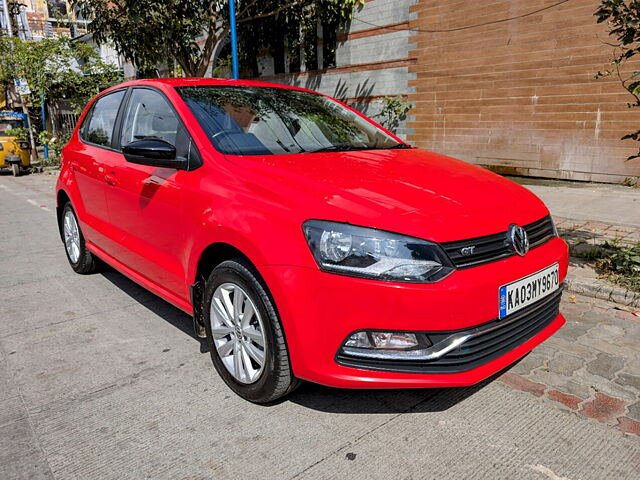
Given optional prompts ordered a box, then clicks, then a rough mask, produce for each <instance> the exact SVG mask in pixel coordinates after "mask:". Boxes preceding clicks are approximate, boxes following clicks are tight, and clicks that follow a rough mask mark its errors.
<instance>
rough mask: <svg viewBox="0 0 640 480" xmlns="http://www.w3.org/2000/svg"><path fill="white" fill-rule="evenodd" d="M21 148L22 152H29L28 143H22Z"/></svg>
mask: <svg viewBox="0 0 640 480" xmlns="http://www.w3.org/2000/svg"><path fill="white" fill-rule="evenodd" d="M20 148H21V149H22V150H29V143H27V142H20Z"/></svg>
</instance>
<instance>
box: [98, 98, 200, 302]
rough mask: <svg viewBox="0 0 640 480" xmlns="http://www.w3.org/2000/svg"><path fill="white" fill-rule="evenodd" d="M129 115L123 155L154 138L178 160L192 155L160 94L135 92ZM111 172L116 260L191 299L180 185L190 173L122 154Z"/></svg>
mask: <svg viewBox="0 0 640 480" xmlns="http://www.w3.org/2000/svg"><path fill="white" fill-rule="evenodd" d="M123 112H124V113H123V116H122V121H121V128H120V132H119V147H120V149H121V147H122V146H123V145H127V144H129V143H131V142H134V141H137V140H143V139H151V138H153V139H162V140H165V141H167V142H169V143H171V144H172V145H174V146H176V151H177V155H178V156H180V155H183V156H184V155H186V154H187V152H188V151H189V148H190V147H191V145H192V144H190V143H189V142H190V141H191V139H190V137H189V136H188V134H187V132H186V129H185V128H184V126H183V125H182V122H181V121H180V119H179V117H178V115H177V113H176V112H175V110H174V109H173V107H172V106H171V104H170V103H169V101H168V100H167V99H166V97H165V96H164V95H163V94H162V93H160V92H159V91H156V90H155V89H152V88H148V87H135V88H132V89H131V92H130V94H129V97H128V99H127V100H126V102H125V107H124V110H123ZM185 142H186V143H185ZM108 169H109V173H110V175H111V176H112V177H113V178H114V180H115V181H114V182H113V185H110V186H109V187H108V188H107V190H106V199H107V203H108V207H109V221H110V223H111V224H112V227H113V228H114V230H116V231H117V235H116V240H117V242H116V243H117V244H116V246H115V248H116V251H115V252H114V256H115V257H116V258H117V259H118V260H119V261H121V262H123V263H125V264H126V266H127V267H129V268H132V269H133V270H135V271H136V272H137V273H139V274H141V275H143V276H144V277H146V278H147V279H148V280H150V281H151V282H153V283H155V284H156V285H157V286H159V287H160V288H161V289H164V290H168V291H169V292H170V293H172V294H175V295H177V296H179V297H180V298H183V299H188V292H187V291H186V288H185V281H184V279H185V275H186V273H185V270H186V268H185V264H186V260H185V256H186V252H185V248H184V239H185V235H184V228H183V218H184V214H183V209H184V208H185V199H184V197H183V191H182V189H181V187H180V184H181V177H183V176H185V175H189V172H188V171H184V170H176V169H174V168H164V167H153V166H148V165H138V164H134V163H129V162H127V161H126V159H125V158H124V155H122V153H119V154H118V155H117V156H116V158H115V161H113V162H112V163H111V164H110V165H109V166H108Z"/></svg>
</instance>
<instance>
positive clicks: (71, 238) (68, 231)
mask: <svg viewBox="0 0 640 480" xmlns="http://www.w3.org/2000/svg"><path fill="white" fill-rule="evenodd" d="M63 222H64V223H63V232H64V246H65V248H66V249H67V254H68V255H69V259H71V262H72V263H77V262H78V259H79V258H80V228H78V222H77V221H76V216H75V215H74V214H73V212H72V211H71V210H67V211H66V213H65V214H64V219H63Z"/></svg>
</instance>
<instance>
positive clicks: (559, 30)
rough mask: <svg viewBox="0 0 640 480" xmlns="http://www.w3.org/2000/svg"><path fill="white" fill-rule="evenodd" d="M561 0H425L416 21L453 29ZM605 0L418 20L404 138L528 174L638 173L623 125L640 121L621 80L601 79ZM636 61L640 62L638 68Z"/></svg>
mask: <svg viewBox="0 0 640 480" xmlns="http://www.w3.org/2000/svg"><path fill="white" fill-rule="evenodd" d="M557 1H558V0H507V1H505V0H503V1H492V0H489V1H488V2H476V1H468V0H438V1H437V2H436V1H425V0H421V1H420V2H418V3H417V4H415V5H413V6H411V7H410V11H411V12H412V14H411V21H410V26H411V27H412V28H417V29H420V30H442V29H451V28H456V27H461V26H467V25H472V24H478V23H484V22H489V21H494V20H499V19H504V18H509V17H514V16H517V15H522V14H525V13H528V12H532V11H534V10H537V9H539V8H542V7H545V6H549V5H551V4H553V3H557ZM597 5H598V1H597V0H569V1H568V2H566V3H564V4H562V5H559V6H556V7H553V8H550V9H548V10H545V11H542V12H539V13H536V14H533V15H530V16H527V17H524V18H520V19H516V20H510V21H507V22H503V23H497V24H493V25H487V26H481V27H477V28H471V29H465V30H458V31H453V32H446V33H424V32H417V33H415V34H414V36H413V38H412V42H414V43H415V45H416V46H415V49H414V50H412V51H410V52H409V56H411V57H415V58H416V63H415V64H414V65H412V66H409V71H410V72H412V73H414V74H415V78H414V79H412V80H410V81H409V85H410V86H413V87H414V93H411V94H410V95H409V99H410V100H411V101H412V102H413V103H414V105H415V108H414V110H412V112H411V113H412V114H413V116H412V121H410V122H409V125H408V127H409V129H410V130H409V132H410V133H409V136H408V139H409V140H410V141H411V142H412V143H414V144H415V145H417V146H419V147H423V148H426V149H429V150H433V151H437V152H440V153H444V154H446V155H450V156H453V157H457V158H460V159H463V160H467V161H470V162H473V163H476V164H480V165H484V166H488V167H489V168H493V169H497V170H501V171H503V172H512V173H519V174H525V175H534V176H543V177H554V178H570V179H578V180H594V181H611V182H619V181H622V180H624V179H625V178H627V177H638V176H640V160H632V161H628V162H625V159H626V158H627V157H628V156H629V155H631V154H633V153H635V152H636V151H637V145H636V143H635V142H632V141H625V142H622V141H620V137H621V136H622V135H623V134H625V133H627V132H629V131H631V130H635V129H637V128H638V126H639V125H640V111H635V112H634V111H631V110H629V109H628V108H627V106H626V102H628V101H629V100H630V99H631V98H632V97H631V96H630V95H629V94H626V93H625V91H624V90H622V87H621V86H620V84H619V83H618V82H617V81H616V80H613V79H611V80H609V79H605V80H602V79H601V80H595V79H594V78H593V75H594V74H595V73H596V72H597V71H598V70H602V69H604V68H606V67H607V63H608V61H609V59H610V56H611V50H612V49H611V47H609V46H607V45H604V44H603V42H604V41H606V40H607V35H606V27H605V26H603V25H597V24H596V23H595V17H593V12H594V11H595V10H596V6H597ZM636 69H639V68H636Z"/></svg>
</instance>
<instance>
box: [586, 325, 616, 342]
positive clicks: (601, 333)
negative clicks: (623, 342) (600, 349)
mask: <svg viewBox="0 0 640 480" xmlns="http://www.w3.org/2000/svg"><path fill="white" fill-rule="evenodd" d="M623 335H624V330H623V329H622V328H621V327H618V326H615V325H607V324H604V323H601V324H600V325H597V326H595V327H594V328H593V329H592V330H591V331H590V332H589V336H591V337H592V338H595V339H598V340H604V341H609V342H615V339H616V338H618V337H621V336H623Z"/></svg>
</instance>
